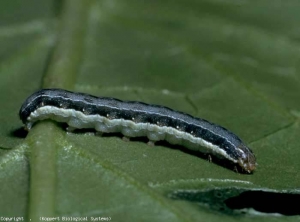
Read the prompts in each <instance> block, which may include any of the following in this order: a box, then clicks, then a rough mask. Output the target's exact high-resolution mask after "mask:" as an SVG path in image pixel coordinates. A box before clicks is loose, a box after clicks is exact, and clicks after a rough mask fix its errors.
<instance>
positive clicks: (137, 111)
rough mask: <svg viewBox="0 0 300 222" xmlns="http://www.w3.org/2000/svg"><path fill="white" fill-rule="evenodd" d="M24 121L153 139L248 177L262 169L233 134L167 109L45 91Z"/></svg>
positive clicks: (24, 110)
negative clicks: (228, 164)
mask: <svg viewBox="0 0 300 222" xmlns="http://www.w3.org/2000/svg"><path fill="white" fill-rule="evenodd" d="M19 115H20V118H21V120H22V121H23V123H24V124H25V125H26V127H27V128H28V129H30V128H31V126H32V124H33V123H34V122H36V121H38V120H42V119H47V118H50V119H53V120H56V121H59V122H66V123H68V125H69V126H71V127H74V128H95V129H96V130H97V131H100V132H121V133H122V134H124V135H125V136H129V137H136V136H147V137H148V138H149V139H150V140H151V141H158V140H167V141H168V142H170V143H172V144H180V145H183V146H186V147H188V148H190V149H192V150H199V151H202V152H209V153H213V154H216V155H218V156H220V157H222V158H226V159H229V160H231V161H232V162H234V163H238V164H239V165H240V166H241V167H242V168H243V169H244V170H246V171H247V172H251V171H253V170H254V169H255V166H256V160H255V156H254V154H253V152H252V151H251V150H250V149H249V148H248V147H247V146H246V145H245V144H244V143H243V142H242V141H241V140H240V139H239V138H238V137H237V136H236V135H235V134H233V133H232V132H230V131H228V130H227V129H225V128H223V127H221V126H218V125H216V124H213V123H210V122H208V121H206V120H203V119H200V118H196V117H193V116H191V115H188V114H186V113H182V112H177V111H174V110H172V109H169V108H167V107H163V106H158V105H149V104H145V103H142V102H134V101H128V102H127V101H121V100H118V99H114V98H107V97H95V96H91V95H88V94H84V93H74V92H70V91H66V90H62V89H43V90H40V91H37V92H36V93H34V94H32V95H31V96H30V97H29V98H28V99H27V100H26V101H25V102H24V103H23V105H22V107H21V109H20V112H19ZM203 148H204V149H203ZM205 148H206V149H205Z"/></svg>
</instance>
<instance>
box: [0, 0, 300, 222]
mask: <svg viewBox="0 0 300 222" xmlns="http://www.w3.org/2000/svg"><path fill="white" fill-rule="evenodd" d="M299 4H300V3H299V2H298V1H295V0H292V1H288V2H285V3H283V2H281V1H270V0H268V1H267V0H262V1H236V0H230V1H222V0H214V1H208V0H204V1H193V0H187V1H179V0H173V1H169V0H167V1H158V0H152V1H140V0H123V1H116V0H102V1H94V0H91V1H81V0H72V1H71V0H66V1H50V0H47V1H46V0H45V1H42V2H41V1H37V0H35V1H30V2H26V3H25V2H24V1H20V0H18V1H17V0H15V1H8V0H5V1H2V2H0V5H1V7H0V12H1V13H0V39H1V41H0V56H1V63H0V92H1V93H0V102H1V109H0V123H1V127H0V178H1V186H0V197H1V199H0V200H1V201H0V216H1V217H2V216H3V217H23V218H24V220H25V221H30V219H31V220H32V221H41V220H42V218H41V217H60V219H61V220H62V217H64V216H69V217H71V216H72V217H74V218H75V219H76V218H77V219H78V218H79V217H81V218H83V217H87V219H88V220H92V217H93V218H97V217H106V218H111V220H112V221H220V220H222V221H224V222H226V221H233V220H235V219H236V218H238V219H240V220H242V221H265V220H268V221H270V220H273V221H275V220H276V221H283V220H284V221H288V220H291V221H293V220H295V218H297V219H299V216H294V217H285V216H282V217H276V216H274V215H276V214H267V213H266V212H264V211H262V210H259V209H255V210H251V209H248V210H246V211H244V213H245V215H244V214H243V213H241V212H240V211H235V210H232V209H229V208H228V207H227V206H226V205H225V204H224V200H225V199H228V198H230V197H232V196H238V195H239V194H240V193H242V192H245V191H249V192H251V191H254V190H261V191H264V192H263V193H268V192H270V193H271V195H272V193H285V194H286V193H288V194H290V195H291V197H298V196H297V195H296V194H298V193H299V184H300V176H299V173H298V172H299V170H300V164H298V162H299V161H298V157H299V155H300V149H299V145H298V138H299V135H300V125H299V116H300V103H299V102H298V101H299V95H300V76H299V74H298V72H299V70H298V69H299V57H300V54H299V44H298V38H299V37H298V32H299V31H298V29H299V22H300V21H299V20H300V17H299V13H298V9H299V6H300V5H299ZM40 88H64V89H69V90H74V91H78V92H85V93H90V94H92V95H96V96H109V97H116V98H119V99H122V100H137V101H143V102H147V103H153V104H160V105H164V106H168V107H170V108H173V109H176V110H179V111H183V112H186V113H189V114H191V115H194V116H197V117H201V118H204V119H207V120H209V121H211V122H214V123H217V124H219V125H222V126H224V127H226V128H228V129H230V130H231V131H233V132H235V133H236V134H237V135H239V137H241V138H242V139H243V140H244V141H245V142H246V144H247V145H249V146H250V147H251V149H252V150H253V151H254V153H255V155H256V157H257V162H258V166H257V170H255V171H254V173H253V174H240V173H236V172H235V171H234V170H233V169H231V168H225V167H224V166H223V165H219V164H218V162H217V161H216V160H215V158H214V157H212V163H211V162H209V161H208V160H207V159H206V158H203V157H202V158H201V157H200V156H199V155H198V154H197V153H194V152H189V151H188V150H187V149H184V148H183V147H178V146H171V145H168V144H165V143H159V144H158V145H156V146H155V147H150V146H148V145H147V144H146V143H145V142H144V141H142V140H133V141H131V142H125V141H123V140H122V139H121V137H120V136H119V135H114V134H113V135H107V136H103V137H100V136H95V135H94V134H93V133H92V132H75V133H67V132H66V131H65V129H64V126H62V125H61V124H57V123H54V122H52V121H43V122H40V123H38V124H36V125H35V126H34V127H33V129H32V130H31V131H30V132H29V133H28V134H27V133H26V132H25V131H24V130H23V129H22V123H21V121H20V120H19V119H18V111H19V108H20V106H21V104H22V102H23V101H24V100H25V99H26V98H27V96H29V95H30V94H31V93H33V92H34V91H35V90H38V89H40ZM268 194H269V193H268ZM255 197H256V196H255ZM260 198H263V195H261V196H258V197H257V200H256V201H255V202H257V203H259V202H261V200H262V199H261V200H260ZM272 204H273V205H276V204H277V202H276V200H274V201H273V202H272ZM289 204H290V203H289V202H288V201H287V203H286V206H287V208H289V206H291V205H289ZM252 207H253V208H255V207H254V205H253V206H252ZM222 209H223V210H222ZM276 212H277V213H280V212H283V211H280V209H279V210H278V211H276ZM276 212H274V213H276ZM295 215H299V212H298V213H295Z"/></svg>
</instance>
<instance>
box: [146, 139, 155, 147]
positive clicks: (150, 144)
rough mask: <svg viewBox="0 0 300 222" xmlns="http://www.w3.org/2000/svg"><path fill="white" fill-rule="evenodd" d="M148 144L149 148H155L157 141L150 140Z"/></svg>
mask: <svg viewBox="0 0 300 222" xmlns="http://www.w3.org/2000/svg"><path fill="white" fill-rule="evenodd" d="M147 144H148V145H149V146H155V141H152V140H149V141H148V143H147Z"/></svg>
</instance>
